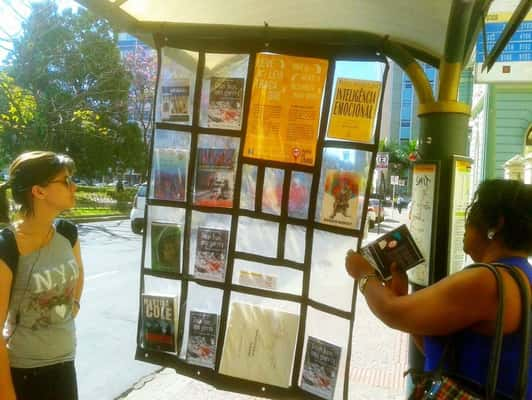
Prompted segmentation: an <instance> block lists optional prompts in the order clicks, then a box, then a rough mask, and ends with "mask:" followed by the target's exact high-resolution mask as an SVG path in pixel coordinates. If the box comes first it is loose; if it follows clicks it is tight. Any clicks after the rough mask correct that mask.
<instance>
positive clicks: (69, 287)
mask: <svg viewBox="0 0 532 400" xmlns="http://www.w3.org/2000/svg"><path fill="white" fill-rule="evenodd" d="M78 277H79V269H78V265H77V263H76V260H75V259H70V260H68V261H67V262H66V263H63V264H60V265H58V266H54V267H51V268H48V269H41V270H40V271H37V272H34V273H32V275H31V278H30V283H29V285H28V292H29V301H28V302H27V303H26V305H25V307H24V309H25V312H26V315H27V317H28V320H27V321H25V325H26V326H31V329H33V330H38V329H41V328H46V327H47V326H49V325H53V324H60V323H63V322H65V321H67V320H69V319H71V318H72V302H73V295H74V288H75V287H76V283H77V281H78Z"/></svg>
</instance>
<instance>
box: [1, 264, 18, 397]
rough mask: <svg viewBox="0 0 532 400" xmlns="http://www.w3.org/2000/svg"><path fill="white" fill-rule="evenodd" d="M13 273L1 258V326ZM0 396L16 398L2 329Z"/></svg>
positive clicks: (4, 316)
mask: <svg viewBox="0 0 532 400" xmlns="http://www.w3.org/2000/svg"><path fill="white" fill-rule="evenodd" d="M12 281H13V274H12V273H11V270H10V269H9V268H8V266H7V265H6V264H5V263H4V262H3V261H2V260H0V327H3V326H4V321H5V320H6V317H7V310H8V307H9V292H10V290H11V283H12ZM0 398H1V399H5V400H16V397H15V389H14V388H13V381H12V380H11V370H10V367H9V358H8V356H7V348H6V342H5V339H4V336H3V335H2V333H1V331H0Z"/></svg>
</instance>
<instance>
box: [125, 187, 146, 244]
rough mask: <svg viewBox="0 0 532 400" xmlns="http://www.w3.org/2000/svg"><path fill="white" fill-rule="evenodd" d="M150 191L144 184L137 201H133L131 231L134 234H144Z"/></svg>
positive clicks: (136, 197) (140, 188)
mask: <svg viewBox="0 0 532 400" xmlns="http://www.w3.org/2000/svg"><path fill="white" fill-rule="evenodd" d="M147 190H148V185H147V184H146V183H143V184H142V185H140V186H139V189H138V190H137V194H136V195H135V199H134V200H133V208H132V209H131V214H130V215H129V219H130V221H131V230H132V231H133V232H134V233H139V234H140V233H142V230H143V229H144V207H146V191H147Z"/></svg>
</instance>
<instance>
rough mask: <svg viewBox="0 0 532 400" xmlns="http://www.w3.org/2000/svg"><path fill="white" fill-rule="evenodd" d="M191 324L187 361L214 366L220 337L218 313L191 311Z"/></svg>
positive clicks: (204, 365)
mask: <svg viewBox="0 0 532 400" xmlns="http://www.w3.org/2000/svg"><path fill="white" fill-rule="evenodd" d="M189 324H190V325H189V329H188V345H187V362H189V363H190V364H194V365H200V366H203V367H210V368H214V360H215V358H216V342H217V339H218V315H216V314H211V313H204V312H199V311H191V312H190V320H189Z"/></svg>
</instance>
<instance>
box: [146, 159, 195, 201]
mask: <svg viewBox="0 0 532 400" xmlns="http://www.w3.org/2000/svg"><path fill="white" fill-rule="evenodd" d="M187 163H188V151H186V150H176V149H155V150H154V151H153V182H154V189H153V198H154V199H157V200H170V201H185V198H186V182H187Z"/></svg>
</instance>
